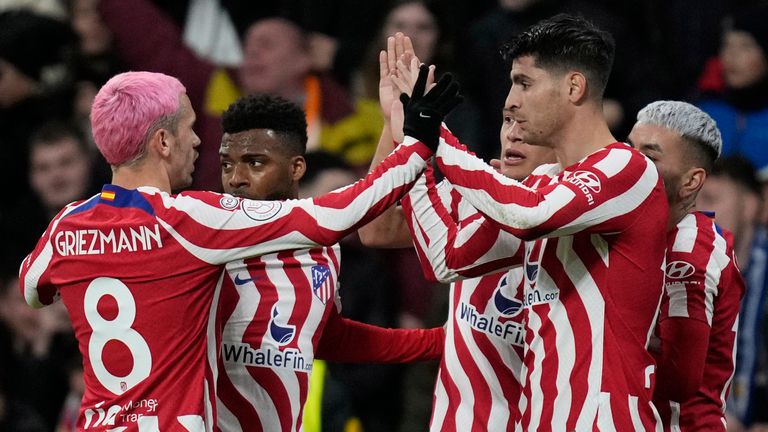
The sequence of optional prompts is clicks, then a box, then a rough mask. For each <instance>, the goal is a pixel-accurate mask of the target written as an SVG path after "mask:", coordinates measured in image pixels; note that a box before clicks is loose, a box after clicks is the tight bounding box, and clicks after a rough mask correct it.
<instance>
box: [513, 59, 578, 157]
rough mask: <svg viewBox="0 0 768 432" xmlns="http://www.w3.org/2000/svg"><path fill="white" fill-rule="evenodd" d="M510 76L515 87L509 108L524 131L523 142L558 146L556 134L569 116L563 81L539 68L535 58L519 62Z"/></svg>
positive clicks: (514, 65) (521, 130) (514, 64)
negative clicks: (566, 110)
mask: <svg viewBox="0 0 768 432" xmlns="http://www.w3.org/2000/svg"><path fill="white" fill-rule="evenodd" d="M510 76H511V78H512V87H511V88H510V89H509V94H508V95H507V101H506V105H505V108H506V109H507V110H508V112H509V115H510V116H511V118H512V120H514V121H515V122H516V123H517V126H518V127H519V128H520V135H521V137H522V139H523V141H525V142H526V143H529V144H532V145H541V144H543V143H548V142H556V139H557V137H554V136H553V134H554V133H555V131H557V130H558V129H559V128H560V123H561V122H562V120H561V118H562V116H564V115H567V113H565V109H566V106H565V102H566V101H567V96H568V95H567V94H565V95H564V94H563V92H562V91H561V90H560V88H559V85H560V84H561V79H560V77H559V76H557V75H552V74H551V73H550V72H548V71H547V70H545V69H542V68H539V67H537V66H536V64H535V61H534V59H533V57H531V56H522V57H519V58H517V59H515V60H514V62H513V63H512V72H511V75H510Z"/></svg>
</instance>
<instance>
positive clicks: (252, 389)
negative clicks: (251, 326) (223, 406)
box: [218, 261, 277, 430]
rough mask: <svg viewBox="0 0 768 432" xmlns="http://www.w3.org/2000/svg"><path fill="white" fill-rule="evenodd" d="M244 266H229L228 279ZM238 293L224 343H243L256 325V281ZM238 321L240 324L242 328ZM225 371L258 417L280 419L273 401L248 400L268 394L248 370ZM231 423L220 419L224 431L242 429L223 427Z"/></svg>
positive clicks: (233, 366)
mask: <svg viewBox="0 0 768 432" xmlns="http://www.w3.org/2000/svg"><path fill="white" fill-rule="evenodd" d="M243 266H244V263H243V262H242V261H240V262H233V263H230V264H227V266H226V268H227V275H228V277H230V278H231V279H232V280H234V278H235V277H236V276H237V273H238V271H239V269H242V268H244V267H243ZM235 289H237V293H238V294H239V299H238V301H237V305H236V306H235V310H234V311H233V312H232V315H231V317H230V319H229V320H228V321H227V323H226V324H225V325H224V329H223V334H222V342H223V341H227V342H232V343H240V342H242V341H243V335H244V333H245V330H246V329H247V327H248V326H247V324H246V323H250V322H251V321H253V317H254V316H255V315H256V309H257V308H258V306H259V302H260V301H261V294H260V293H259V291H258V290H257V289H256V285H255V284H254V283H253V281H248V282H246V283H244V284H241V285H237V284H235ZM238 321H239V322H240V323H239V324H238ZM224 368H225V371H226V373H227V376H228V377H229V380H230V381H231V382H232V385H233V386H234V388H235V389H236V390H237V392H238V393H239V394H240V395H241V396H242V397H243V398H244V399H245V400H246V401H248V403H250V404H251V406H252V407H253V410H254V411H255V412H256V413H257V414H258V415H259V418H260V419H269V418H277V408H275V404H274V403H273V402H272V400H271V399H269V398H262V397H256V398H251V397H249V395H257V396H258V395H262V394H265V393H266V389H264V388H263V387H261V386H260V385H259V384H258V383H257V382H256V381H254V380H253V378H252V377H251V374H250V373H248V368H247V367H246V366H245V364H243V363H235V362H233V363H227V362H225V363H224ZM228 420H229V419H227V418H226V417H219V419H218V421H219V425H220V426H221V428H222V430H238V429H236V428H239V427H240V424H239V423H236V424H235V423H233V424H227V423H223V422H225V421H228ZM262 424H263V425H265V427H267V425H269V423H266V422H265V420H262ZM230 428H231V429H230Z"/></svg>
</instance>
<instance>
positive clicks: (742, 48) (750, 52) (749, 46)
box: [720, 31, 768, 89]
mask: <svg viewBox="0 0 768 432" xmlns="http://www.w3.org/2000/svg"><path fill="white" fill-rule="evenodd" d="M720 60H721V61H722V63H723V78H724V79H725V83H726V84H727V85H728V86H729V87H732V88H736V89H738V88H744V87H748V86H750V85H752V84H754V83H756V82H757V81H759V80H760V79H762V78H763V77H764V76H765V74H766V71H768V63H767V62H766V57H765V53H764V52H763V50H762V49H761V48H760V45H758V43H757V41H755V38H754V37H752V35H751V34H749V33H747V32H744V31H728V32H726V33H725V37H724V39H723V44H722V46H721V48H720Z"/></svg>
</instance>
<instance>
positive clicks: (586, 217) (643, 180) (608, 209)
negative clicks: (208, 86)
mask: <svg viewBox="0 0 768 432" xmlns="http://www.w3.org/2000/svg"><path fill="white" fill-rule="evenodd" d="M658 178H659V173H658V171H657V170H656V167H655V166H654V165H653V164H650V163H649V164H647V165H646V167H645V171H644V172H643V174H642V176H640V179H639V180H638V181H637V182H635V184H634V185H632V187H631V188H629V189H628V190H627V191H625V192H624V193H622V194H621V195H618V196H616V197H614V198H612V199H609V200H608V201H605V202H604V203H602V204H600V205H599V206H597V207H595V208H594V209H592V210H590V211H588V212H584V213H582V214H581V216H579V217H578V218H576V219H575V220H573V221H572V222H571V223H569V224H567V225H565V226H563V227H562V228H560V229H558V230H557V232H556V235H557V236H564V235H570V234H573V233H576V232H578V231H581V230H583V229H585V228H588V227H590V226H595V225H599V224H601V223H603V222H606V221H608V220H610V219H613V218H616V217H619V216H623V215H625V214H627V213H630V212H632V211H634V210H635V209H637V208H638V207H639V206H640V205H641V204H642V203H643V202H645V200H646V198H648V196H649V195H650V194H651V192H652V191H653V189H654V188H655V187H656V182H657V180H658ZM551 235H552V236H554V235H555V234H554V233H553V234H551Z"/></svg>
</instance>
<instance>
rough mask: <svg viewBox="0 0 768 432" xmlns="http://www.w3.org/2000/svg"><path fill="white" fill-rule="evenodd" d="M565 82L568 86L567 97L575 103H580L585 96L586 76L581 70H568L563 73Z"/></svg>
mask: <svg viewBox="0 0 768 432" xmlns="http://www.w3.org/2000/svg"><path fill="white" fill-rule="evenodd" d="M565 83H566V86H567V87H568V99H569V100H570V101H571V102H573V103H575V104H578V103H581V102H582V101H583V100H584V99H585V98H586V97H587V77H586V76H584V74H582V73H581V72H574V71H571V72H568V73H567V74H566V75H565Z"/></svg>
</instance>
